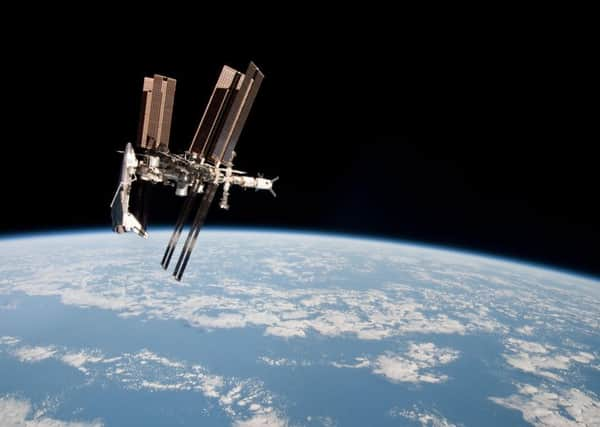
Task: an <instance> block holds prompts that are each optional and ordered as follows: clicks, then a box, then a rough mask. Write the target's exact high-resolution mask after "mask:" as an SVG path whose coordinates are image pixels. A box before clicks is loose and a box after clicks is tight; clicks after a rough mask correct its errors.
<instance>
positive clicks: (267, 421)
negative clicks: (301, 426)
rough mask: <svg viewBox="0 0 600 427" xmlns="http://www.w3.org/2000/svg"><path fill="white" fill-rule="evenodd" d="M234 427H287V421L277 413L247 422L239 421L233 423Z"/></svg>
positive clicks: (257, 416) (260, 416)
mask: <svg viewBox="0 0 600 427" xmlns="http://www.w3.org/2000/svg"><path fill="white" fill-rule="evenodd" d="M233 425H234V427H287V426H288V425H289V424H288V422H287V420H286V419H284V418H281V417H279V416H278V415H277V414H275V413H270V414H260V415H255V416H254V417H252V418H248V419H246V420H238V421H236V422H235V423H233Z"/></svg>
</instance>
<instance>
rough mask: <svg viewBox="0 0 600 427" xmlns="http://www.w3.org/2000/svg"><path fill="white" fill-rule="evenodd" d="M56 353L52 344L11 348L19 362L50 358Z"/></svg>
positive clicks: (33, 361) (32, 361)
mask: <svg viewBox="0 0 600 427" xmlns="http://www.w3.org/2000/svg"><path fill="white" fill-rule="evenodd" d="M55 353H56V349H55V348H54V347H52V346H48V347H42V346H35V347H29V346H25V347H19V348H17V349H15V350H13V352H12V354H13V355H14V356H15V357H16V358H17V359H19V360H20V361H21V362H29V363H35V362H40V361H42V360H45V359H49V358H51V357H52V356H53V355H54V354H55Z"/></svg>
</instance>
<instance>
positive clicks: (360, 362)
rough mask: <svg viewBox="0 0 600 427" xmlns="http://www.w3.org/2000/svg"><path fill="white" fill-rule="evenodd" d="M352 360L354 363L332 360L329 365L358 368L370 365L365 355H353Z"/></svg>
mask: <svg viewBox="0 0 600 427" xmlns="http://www.w3.org/2000/svg"><path fill="white" fill-rule="evenodd" d="M354 360H355V361H356V363H339V362H332V363H331V366H333V367H336V368H349V369H360V368H368V367H369V366H371V361H370V360H369V359H367V358H366V357H355V358H354Z"/></svg>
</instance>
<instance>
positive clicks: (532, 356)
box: [503, 338, 595, 381]
mask: <svg viewBox="0 0 600 427" xmlns="http://www.w3.org/2000/svg"><path fill="white" fill-rule="evenodd" d="M505 346H506V348H507V350H508V353H505V354H504V355H503V357H504V359H505V360H506V363H507V364H508V365H510V366H512V367H513V368H516V369H519V370H521V371H523V372H527V373H530V374H533V375H537V376H540V377H543V378H547V379H550V380H554V381H563V380H564V378H563V374H564V373H565V372H566V371H567V370H568V369H569V368H570V367H571V365H572V364H573V363H574V362H576V363H581V364H590V363H591V362H592V361H594V360H595V356H594V355H593V354H591V353H588V352H585V351H577V352H566V351H564V350H557V349H556V347H554V346H550V345H544V344H542V343H536V342H531V341H524V340H520V339H515V338H508V339H507V340H506V341H505Z"/></svg>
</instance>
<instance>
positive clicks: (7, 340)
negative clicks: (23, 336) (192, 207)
mask: <svg viewBox="0 0 600 427" xmlns="http://www.w3.org/2000/svg"><path fill="white" fill-rule="evenodd" d="M19 341H20V340H19V339H18V338H15V337H11V336H8V335H4V336H2V337H0V344H4V345H15V344H18V343H19Z"/></svg>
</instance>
